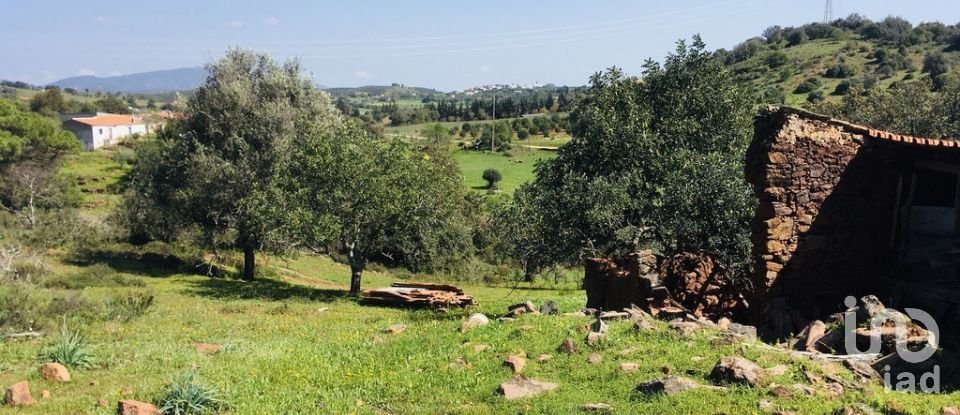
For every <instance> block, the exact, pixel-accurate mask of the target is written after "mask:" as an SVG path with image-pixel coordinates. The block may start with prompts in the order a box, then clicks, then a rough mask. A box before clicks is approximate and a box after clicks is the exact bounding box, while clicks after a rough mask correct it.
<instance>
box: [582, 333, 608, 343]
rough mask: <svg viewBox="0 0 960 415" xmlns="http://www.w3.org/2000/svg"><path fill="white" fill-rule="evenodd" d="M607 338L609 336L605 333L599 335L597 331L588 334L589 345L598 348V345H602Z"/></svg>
mask: <svg viewBox="0 0 960 415" xmlns="http://www.w3.org/2000/svg"><path fill="white" fill-rule="evenodd" d="M606 336H607V335H606V334H604V333H597V332H595V331H591V332H589V333H587V344H589V345H591V346H596V345H598V344H600V343H601V342H603V340H604V339H605V338H606Z"/></svg>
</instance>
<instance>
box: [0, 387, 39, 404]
mask: <svg viewBox="0 0 960 415" xmlns="http://www.w3.org/2000/svg"><path fill="white" fill-rule="evenodd" d="M3 401H4V402H5V403H6V404H7V405H10V406H27V405H33V404H34V403H35V402H36V401H34V400H33V396H30V383H29V382H27V381H22V382H17V383H14V384H13V385H12V386H10V387H8V388H7V392H6V394H5V395H4V398H3Z"/></svg>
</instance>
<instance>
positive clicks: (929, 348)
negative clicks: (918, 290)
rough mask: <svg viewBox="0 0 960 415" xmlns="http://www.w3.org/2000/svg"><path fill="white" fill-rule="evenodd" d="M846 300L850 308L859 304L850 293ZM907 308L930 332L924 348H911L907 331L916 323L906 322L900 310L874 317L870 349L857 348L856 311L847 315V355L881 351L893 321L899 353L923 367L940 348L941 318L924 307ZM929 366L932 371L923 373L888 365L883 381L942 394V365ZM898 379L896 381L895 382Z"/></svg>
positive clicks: (904, 389) (901, 388) (896, 386)
mask: <svg viewBox="0 0 960 415" xmlns="http://www.w3.org/2000/svg"><path fill="white" fill-rule="evenodd" d="M843 303H844V304H845V305H846V306H847V309H850V308H853V307H854V306H856V305H857V299H856V298H854V297H852V296H848V297H847V298H846V299H844V300H843ZM904 311H905V312H906V315H907V317H909V318H911V319H913V320H916V321H918V322H920V324H921V325H923V327H924V328H926V330H927V332H928V333H929V336H928V337H927V341H926V343H925V344H924V346H923V347H922V348H920V350H916V351H914V350H910V348H909V347H908V341H907V331H908V329H909V325H910V324H911V323H912V322H911V321H906V320H907V319H903V318H900V319H898V318H895V317H897V316H902V315H901V314H899V313H895V314H894V313H888V312H885V311H884V312H881V313H877V314H876V315H874V316H872V317H871V319H870V321H869V323H870V328H869V330H870V331H869V336H868V338H869V342H870V343H869V347H867V350H860V349H859V348H858V347H857V333H856V330H857V316H856V313H850V312H848V313H845V314H844V316H843V326H844V337H843V342H844V347H845V348H846V352H847V354H858V353H880V352H881V349H882V347H883V345H882V343H883V342H882V340H883V335H884V334H885V333H886V334H887V335H888V336H889V330H890V323H891V322H892V323H893V329H894V344H895V345H896V354H897V355H898V356H899V357H900V360H902V361H903V362H906V363H910V364H914V365H917V366H918V367H922V365H920V364H922V363H924V362H926V361H927V360H928V359H930V358H931V357H933V354H934V353H935V352H936V351H937V339H939V338H940V328H939V327H938V326H937V321H936V320H934V319H933V316H931V315H930V314H928V313H927V312H925V311H923V310H920V309H916V308H905V309H904ZM928 369H930V371H929V372H923V373H919V374H918V373H914V372H909V371H902V372H900V373H897V374H896V375H894V374H893V373H892V369H891V367H890V365H884V366H883V367H882V368H881V370H880V371H881V372H882V373H881V374H882V375H883V381H884V384H885V385H886V387H887V389H892V390H896V391H900V392H917V391H918V390H919V391H922V392H926V393H939V392H940V365H936V364H934V365H932V366H930V367H929V368H928ZM918 375H919V377H918ZM894 377H896V379H894ZM894 381H895V382H896V383H894Z"/></svg>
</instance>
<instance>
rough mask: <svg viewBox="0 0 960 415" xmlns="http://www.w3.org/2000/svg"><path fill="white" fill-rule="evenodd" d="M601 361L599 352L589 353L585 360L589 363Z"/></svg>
mask: <svg viewBox="0 0 960 415" xmlns="http://www.w3.org/2000/svg"><path fill="white" fill-rule="evenodd" d="M602 361H603V355H601V354H600V353H591V354H590V356H589V357H587V362H589V363H590V364H591V365H595V364H598V363H600V362H602Z"/></svg>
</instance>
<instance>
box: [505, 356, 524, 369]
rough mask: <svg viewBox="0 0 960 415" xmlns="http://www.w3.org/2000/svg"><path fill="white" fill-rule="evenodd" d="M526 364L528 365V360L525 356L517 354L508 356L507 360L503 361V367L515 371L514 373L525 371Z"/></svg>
mask: <svg viewBox="0 0 960 415" xmlns="http://www.w3.org/2000/svg"><path fill="white" fill-rule="evenodd" d="M526 364H527V359H525V358H524V357H523V356H520V355H516V354H512V355H510V356H507V358H506V359H505V360H504V361H503V365H504V366H506V367H509V368H510V370H512V371H513V373H520V372H521V371H523V367H524V366H525V365H526Z"/></svg>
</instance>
